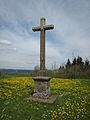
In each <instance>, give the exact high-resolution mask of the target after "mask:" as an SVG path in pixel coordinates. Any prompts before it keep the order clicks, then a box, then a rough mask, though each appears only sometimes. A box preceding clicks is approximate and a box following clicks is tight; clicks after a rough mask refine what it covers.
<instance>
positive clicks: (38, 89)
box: [33, 76, 51, 98]
mask: <svg viewBox="0 0 90 120" xmlns="http://www.w3.org/2000/svg"><path fill="white" fill-rule="evenodd" d="M33 79H34V94H33V96H35V97H38V98H48V97H49V96H50V95H51V92H50V79H51V77H43V76H38V77H34V78H33Z"/></svg>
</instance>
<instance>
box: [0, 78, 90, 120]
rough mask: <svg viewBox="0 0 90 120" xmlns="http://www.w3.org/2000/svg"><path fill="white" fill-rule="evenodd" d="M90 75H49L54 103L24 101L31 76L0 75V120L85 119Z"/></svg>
mask: <svg viewBox="0 0 90 120" xmlns="http://www.w3.org/2000/svg"><path fill="white" fill-rule="evenodd" d="M89 81H90V79H60V78H52V79H51V82H50V86H51V94H55V95H57V100H56V102H55V103H54V104H44V103H38V102H33V101H28V100H27V98H28V97H29V95H31V94H33V89H34V82H33V80H32V78H31V77H14V76H13V77H6V78H3V79H0V120H89V119H90V116H89V114H90V112H89V109H90V107H89V106H90V82H89Z"/></svg>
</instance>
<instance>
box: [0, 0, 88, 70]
mask: <svg viewBox="0 0 90 120" xmlns="http://www.w3.org/2000/svg"><path fill="white" fill-rule="evenodd" d="M41 17H45V18H46V24H47V25H48V24H53V25H54V29H53V30H48V31H46V41H45V42H46V51H45V53H46V68H48V69H52V66H53V65H54V64H56V66H57V68H58V67H59V66H60V65H64V64H65V63H66V61H67V59H68V58H70V60H71V61H72V60H73V58H74V57H77V56H78V55H79V56H81V57H82V58H83V59H84V60H85V59H86V58H88V59H89V60H90V0H0V68H5V69H7V68H8V69H34V67H35V66H37V65H38V66H39V64H40V32H33V31H32V27H33V26H39V25H40V18H41Z"/></svg>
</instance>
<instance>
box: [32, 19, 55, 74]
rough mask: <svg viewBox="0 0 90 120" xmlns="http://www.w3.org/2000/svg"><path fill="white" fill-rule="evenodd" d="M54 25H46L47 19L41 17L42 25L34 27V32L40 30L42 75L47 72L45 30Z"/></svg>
mask: <svg viewBox="0 0 90 120" xmlns="http://www.w3.org/2000/svg"><path fill="white" fill-rule="evenodd" d="M53 28H54V25H53V24H51V25H46V19H45V18H44V17H42V18H41V19H40V26H37V27H32V30H33V31H34V32H36V31H40V71H41V75H42V76H43V75H44V72H45V30H50V29H53Z"/></svg>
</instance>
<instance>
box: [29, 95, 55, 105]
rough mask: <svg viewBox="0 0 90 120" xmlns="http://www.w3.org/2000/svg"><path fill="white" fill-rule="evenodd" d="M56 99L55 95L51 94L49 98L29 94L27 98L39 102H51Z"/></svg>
mask: <svg viewBox="0 0 90 120" xmlns="http://www.w3.org/2000/svg"><path fill="white" fill-rule="evenodd" d="M56 99H57V95H51V96H50V97H49V98H38V97H35V96H30V97H29V98H27V100H33V101H37V102H40V103H48V104H53V103H54V102H55V101H56Z"/></svg>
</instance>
